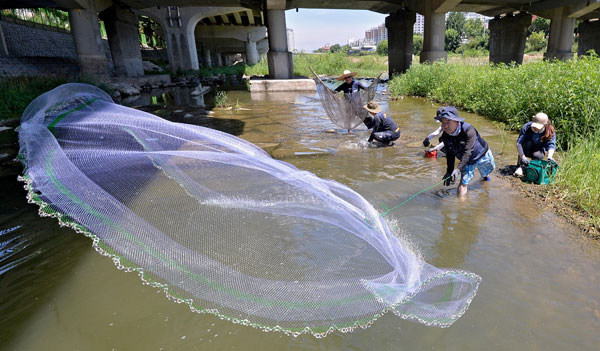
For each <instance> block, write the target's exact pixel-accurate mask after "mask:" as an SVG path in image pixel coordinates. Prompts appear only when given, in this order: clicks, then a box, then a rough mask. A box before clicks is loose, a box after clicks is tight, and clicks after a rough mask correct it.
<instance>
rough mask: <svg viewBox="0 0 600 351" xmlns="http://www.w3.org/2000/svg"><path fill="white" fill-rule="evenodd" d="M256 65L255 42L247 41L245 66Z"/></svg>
mask: <svg viewBox="0 0 600 351" xmlns="http://www.w3.org/2000/svg"><path fill="white" fill-rule="evenodd" d="M257 63H258V49H257V48H256V42H255V41H251V40H248V41H246V64H248V65H255V64H257Z"/></svg>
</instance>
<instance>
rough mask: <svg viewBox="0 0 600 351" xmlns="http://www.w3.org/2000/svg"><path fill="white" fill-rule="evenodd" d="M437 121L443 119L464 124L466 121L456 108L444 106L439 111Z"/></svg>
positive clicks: (436, 116)
mask: <svg viewBox="0 0 600 351" xmlns="http://www.w3.org/2000/svg"><path fill="white" fill-rule="evenodd" d="M434 118H435V120H437V121H440V122H441V121H442V119H443V118H447V119H451V120H453V121H457V122H462V121H464V120H465V119H464V118H462V117H460V116H459V115H458V110H457V109H456V107H454V106H444V107H440V108H438V110H437V113H436V115H435V117H434Z"/></svg>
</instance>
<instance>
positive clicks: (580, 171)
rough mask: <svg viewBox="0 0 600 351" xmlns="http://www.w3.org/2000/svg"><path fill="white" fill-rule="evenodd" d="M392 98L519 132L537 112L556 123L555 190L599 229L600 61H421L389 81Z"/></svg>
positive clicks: (591, 59)
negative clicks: (423, 101)
mask: <svg viewBox="0 0 600 351" xmlns="http://www.w3.org/2000/svg"><path fill="white" fill-rule="evenodd" d="M389 91H390V95H391V96H392V97H395V96H401V95H413V96H422V97H426V98H429V99H432V100H435V101H438V102H440V103H444V104H449V105H455V106H458V107H461V108H463V109H466V110H468V111H472V112H476V113H479V114H481V115H484V116H488V117H490V118H492V119H495V120H498V121H502V122H504V123H506V124H508V126H510V128H511V129H514V130H518V129H519V128H520V127H521V126H522V125H523V124H524V123H525V122H527V121H529V120H530V118H531V116H532V115H534V114H535V113H536V112H539V111H543V112H546V113H547V114H548V115H549V116H550V118H551V120H552V122H553V123H554V124H555V126H556V128H557V136H558V140H557V141H558V143H559V146H560V148H561V149H562V150H563V151H564V152H563V153H562V162H561V169H560V172H559V175H558V179H557V181H556V183H555V184H554V185H553V186H552V187H550V188H548V189H550V190H551V191H553V192H555V193H556V194H557V196H558V197H560V198H561V199H564V200H565V203H568V204H571V205H572V206H573V207H574V208H576V209H577V210H580V211H584V212H585V213H587V217H588V218H589V221H590V224H592V225H593V226H595V228H600V218H599V217H600V179H599V178H600V133H598V132H597V131H598V130H600V58H598V57H597V56H596V57H583V58H580V59H578V60H577V61H574V60H572V61H567V62H544V61H540V62H532V63H527V64H524V65H521V66H504V65H499V66H490V65H478V66H468V65H463V64H444V63H436V64H433V65H414V66H413V67H412V68H411V69H410V70H409V71H408V72H407V73H406V74H404V75H402V76H398V77H395V78H394V79H393V80H392V81H391V82H390V87H389Z"/></svg>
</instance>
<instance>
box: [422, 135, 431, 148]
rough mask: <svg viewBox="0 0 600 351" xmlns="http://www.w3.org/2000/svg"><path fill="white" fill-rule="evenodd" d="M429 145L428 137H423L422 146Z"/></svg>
mask: <svg viewBox="0 0 600 351" xmlns="http://www.w3.org/2000/svg"><path fill="white" fill-rule="evenodd" d="M429 145H430V143H429V137H427V138H425V140H423V146H425V147H427V146H429Z"/></svg>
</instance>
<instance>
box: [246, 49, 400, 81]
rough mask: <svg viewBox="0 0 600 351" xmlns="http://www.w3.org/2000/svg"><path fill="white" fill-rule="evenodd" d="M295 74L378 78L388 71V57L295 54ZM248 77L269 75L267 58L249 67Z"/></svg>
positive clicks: (247, 69)
mask: <svg viewBox="0 0 600 351" xmlns="http://www.w3.org/2000/svg"><path fill="white" fill-rule="evenodd" d="M293 60H294V74H295V75H297V76H306V77H312V73H311V72H310V69H309V67H312V68H313V69H314V70H315V72H317V74H325V75H328V76H339V75H340V74H342V72H343V71H344V70H346V69H347V70H351V71H355V72H358V76H359V77H377V76H378V75H379V74H380V73H381V72H387V71H388V64H387V57H386V56H378V55H365V56H347V55H346V54H344V53H327V54H295V55H294V58H293ZM245 73H246V75H248V76H251V75H266V74H268V73H269V68H268V65H267V60H266V58H263V59H262V60H260V62H259V63H257V64H256V65H254V66H247V67H246V71H245Z"/></svg>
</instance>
